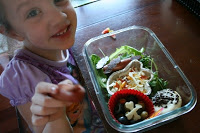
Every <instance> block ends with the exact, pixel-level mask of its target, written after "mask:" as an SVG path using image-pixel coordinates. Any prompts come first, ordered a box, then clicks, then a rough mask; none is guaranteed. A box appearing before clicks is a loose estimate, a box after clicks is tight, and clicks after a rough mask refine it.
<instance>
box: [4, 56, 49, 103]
mask: <svg viewBox="0 0 200 133" xmlns="http://www.w3.org/2000/svg"><path fill="white" fill-rule="evenodd" d="M40 81H46V82H50V79H49V77H48V76H47V75H46V74H44V73H43V72H42V71H41V70H39V69H38V68H36V67H34V66H33V65H31V64H28V63H26V62H24V61H21V60H16V59H15V58H13V59H11V61H10V62H9V64H8V65H7V67H6V68H5V70H4V71H3V73H2V74H1V76H0V94H2V95H3V96H5V97H7V98H8V99H10V103H11V105H13V106H16V105H20V104H25V103H27V102H29V101H30V100H31V97H32V96H33V94H34V91H35V86H36V85H37V84H38V82H40Z"/></svg>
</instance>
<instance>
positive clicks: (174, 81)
mask: <svg viewBox="0 0 200 133" xmlns="http://www.w3.org/2000/svg"><path fill="white" fill-rule="evenodd" d="M112 34H115V35H116V40H115V39H113V38H111V37H110V36H111V35H112ZM122 45H129V46H131V47H133V48H136V49H138V50H140V49H141V48H144V49H145V54H147V55H150V56H151V57H152V58H153V59H154V61H155V63H156V64H157V67H158V72H159V76H160V77H161V78H163V79H165V80H167V81H168V82H169V88H171V89H173V90H175V91H177V92H178V93H179V94H180V95H181V97H182V101H183V102H182V107H181V108H178V109H176V110H173V111H170V112H168V113H165V114H162V115H159V116H156V117H154V118H151V119H147V120H144V121H141V122H139V123H135V124H133V125H123V124H119V123H117V122H116V121H115V120H114V119H113V118H112V116H111V115H110V112H109V109H108V105H107V99H106V98H105V92H104V91H103V90H102V88H101V87H100V84H99V82H98V80H97V75H96V73H95V68H93V65H92V62H91V60H90V56H91V55H92V54H96V55H98V56H100V57H103V54H102V52H101V51H100V50H99V48H100V49H101V50H102V51H103V53H104V54H105V55H110V54H111V53H113V52H115V51H116V48H119V47H121V46H122ZM83 56H84V59H85V62H86V64H87V69H88V71H89V74H90V79H91V81H92V83H93V86H94V89H95V92H96V97H97V98H98V101H99V103H100V105H101V109H102V110H103V113H104V116H105V118H106V120H107V122H108V123H109V124H110V126H111V127H113V128H114V129H115V130H117V131H120V132H137V131H144V130H149V129H151V128H154V127H157V126H159V125H162V124H164V123H167V122H170V121H171V120H173V119H175V118H177V117H179V116H181V115H183V114H185V113H187V112H189V111H191V110H192V109H193V108H194V106H195V104H196V102H197V96H196V92H195V89H194V88H193V86H192V85H191V83H190V82H189V81H188V79H187V77H186V76H185V75H184V73H183V72H182V70H181V69H180V68H179V66H178V65H177V64H176V62H175V61H174V59H173V58H172V56H171V55H170V53H169V52H168V51H167V49H166V48H165V47H164V45H163V44H162V43H161V41H160V40H159V39H158V38H157V36H156V35H155V34H154V33H153V32H152V31H151V30H150V29H149V28H146V27H141V26H130V27H127V28H124V29H120V30H117V31H114V32H111V33H108V34H104V35H100V36H97V37H94V38H92V39H90V40H88V41H87V42H86V43H85V45H84V49H83ZM94 104H95V103H94Z"/></svg>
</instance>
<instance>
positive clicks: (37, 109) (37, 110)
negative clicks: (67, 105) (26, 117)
mask: <svg viewBox="0 0 200 133" xmlns="http://www.w3.org/2000/svg"><path fill="white" fill-rule="evenodd" d="M60 108H61V107H58V108H51V107H43V106H40V105H37V104H32V105H31V107H30V110H31V112H32V113H33V114H35V115H52V114H54V113H56V112H57V111H58V110H59V109H60Z"/></svg>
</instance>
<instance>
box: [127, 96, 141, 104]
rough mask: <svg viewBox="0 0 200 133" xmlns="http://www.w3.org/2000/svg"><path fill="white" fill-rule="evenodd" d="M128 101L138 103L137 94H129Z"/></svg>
mask: <svg viewBox="0 0 200 133" xmlns="http://www.w3.org/2000/svg"><path fill="white" fill-rule="evenodd" d="M126 101H127V102H130V101H133V102H134V104H136V103H138V99H137V97H136V96H133V95H128V96H127V97H126Z"/></svg>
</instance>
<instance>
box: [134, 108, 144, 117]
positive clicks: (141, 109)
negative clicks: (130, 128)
mask: <svg viewBox="0 0 200 133" xmlns="http://www.w3.org/2000/svg"><path fill="white" fill-rule="evenodd" d="M142 111H144V109H143V108H139V109H138V110H137V111H136V112H137V114H138V115H141V113H142Z"/></svg>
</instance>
